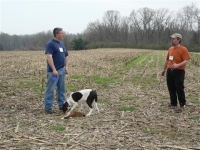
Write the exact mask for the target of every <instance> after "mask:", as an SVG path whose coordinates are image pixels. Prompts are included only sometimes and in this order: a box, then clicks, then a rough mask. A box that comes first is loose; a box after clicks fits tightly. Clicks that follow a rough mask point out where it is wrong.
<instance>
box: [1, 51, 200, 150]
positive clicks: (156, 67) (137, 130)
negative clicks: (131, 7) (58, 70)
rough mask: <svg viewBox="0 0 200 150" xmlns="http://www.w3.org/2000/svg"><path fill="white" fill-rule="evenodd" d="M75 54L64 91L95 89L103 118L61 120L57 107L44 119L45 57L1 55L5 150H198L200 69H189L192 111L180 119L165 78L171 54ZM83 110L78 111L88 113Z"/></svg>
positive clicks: (72, 53) (187, 84)
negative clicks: (173, 105)
mask: <svg viewBox="0 0 200 150" xmlns="http://www.w3.org/2000/svg"><path fill="white" fill-rule="evenodd" d="M69 54H70V55H69V56H70V57H69V58H70V73H69V74H68V75H67V77H66V87H67V88H68V90H72V91H73V90H80V89H83V88H94V89H96V90H97V93H98V107H99V109H100V113H97V111H94V113H93V114H92V115H91V116H89V117H77V118H70V119H61V118H62V117H63V116H65V115H63V114H61V113H60V112H59V111H58V107H57V103H56V100H55V101H54V105H53V109H54V110H55V111H56V113H55V114H45V112H44V110H43V100H44V99H43V96H44V90H45V84H46V75H45V73H46V60H45V55H44V52H43V51H37V52H36V51H35V52H32V51H31V52H30V51H23V52H22V51H16V52H0V69H1V71H0V149H2V150H3V149H5V150H16V149H19V150H29V149H30V150H50V149H51V150H52V149H54V150H64V149H66V150H67V149H69V150H71V149H73V150H86V149H87V150H88V149H91V150H161V149H164V150H174V149H177V150H178V149H180V150H188V149H196V150H197V149H199V150H200V112H199V111H200V93H199V89H200V76H199V74H200V69H199V66H196V65H194V64H192V63H191V62H190V63H189V64H188V65H187V70H186V77H185V91H186V98H187V106H186V108H185V109H183V110H181V111H179V110H180V109H179V108H178V109H171V108H169V107H168V103H169V94H168V91H167V87H166V81H165V77H161V76H160V73H161V71H162V69H163V63H164V59H165V55H166V51H152V50H133V49H97V50H86V51H70V52H69ZM196 55H197V56H198V57H199V54H195V56H196ZM97 79H98V80H97ZM100 79H101V80H100ZM84 106H85V107H84V109H83V110H79V111H81V112H83V113H87V112H88V111H89V109H88V108H87V106H86V105H84Z"/></svg>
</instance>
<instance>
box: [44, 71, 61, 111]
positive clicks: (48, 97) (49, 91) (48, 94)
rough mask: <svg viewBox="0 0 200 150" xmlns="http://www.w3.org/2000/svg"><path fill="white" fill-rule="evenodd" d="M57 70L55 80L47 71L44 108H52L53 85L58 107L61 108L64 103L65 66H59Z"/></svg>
mask: <svg viewBox="0 0 200 150" xmlns="http://www.w3.org/2000/svg"><path fill="white" fill-rule="evenodd" d="M57 71H58V77H57V80H56V81H53V80H52V76H53V73H52V72H47V85H46V91H45V95H44V109H45V110H51V109H52V105H53V101H54V89H55V87H56V94H57V103H58V108H59V109H61V108H62V105H63V103H65V68H61V69H59V70H57Z"/></svg>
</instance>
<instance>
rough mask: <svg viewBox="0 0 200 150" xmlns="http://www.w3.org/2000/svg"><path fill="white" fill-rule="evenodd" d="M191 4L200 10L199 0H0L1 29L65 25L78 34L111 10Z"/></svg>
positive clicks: (45, 28)
mask: <svg viewBox="0 0 200 150" xmlns="http://www.w3.org/2000/svg"><path fill="white" fill-rule="evenodd" d="M192 3H194V4H196V6H197V7H198V8H199V9H200V0H0V32H4V33H8V34H10V35H13V34H17V35H24V34H35V33H38V32H42V31H45V32H46V31H48V30H53V28H54V27H62V28H63V29H64V31H65V32H68V33H75V34H76V33H81V32H83V31H84V30H85V29H86V28H87V25H88V24H89V23H90V22H94V21H97V20H99V21H102V18H103V16H104V14H105V12H106V11H108V10H115V11H119V12H120V14H121V16H127V17H128V16H129V15H130V13H131V12H132V10H136V11H137V10H138V9H140V8H144V7H148V8H151V9H154V10H155V9H160V8H167V9H169V10H170V11H175V12H177V11H178V10H180V9H181V8H183V7H184V6H187V5H191V4H192Z"/></svg>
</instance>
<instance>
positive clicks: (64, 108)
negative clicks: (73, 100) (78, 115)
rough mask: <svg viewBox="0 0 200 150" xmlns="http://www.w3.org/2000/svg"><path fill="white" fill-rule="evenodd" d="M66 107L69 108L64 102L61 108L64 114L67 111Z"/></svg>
mask: <svg viewBox="0 0 200 150" xmlns="http://www.w3.org/2000/svg"><path fill="white" fill-rule="evenodd" d="M68 107H69V104H68V103H67V102H65V103H64V104H63V107H62V110H63V112H64V113H65V112H66V111H67V110H68Z"/></svg>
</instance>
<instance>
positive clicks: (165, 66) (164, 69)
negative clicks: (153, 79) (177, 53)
mask: <svg viewBox="0 0 200 150" xmlns="http://www.w3.org/2000/svg"><path fill="white" fill-rule="evenodd" d="M167 62H168V60H165V63H164V68H163V71H162V73H161V75H162V76H164V75H165V71H166V69H167Z"/></svg>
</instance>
